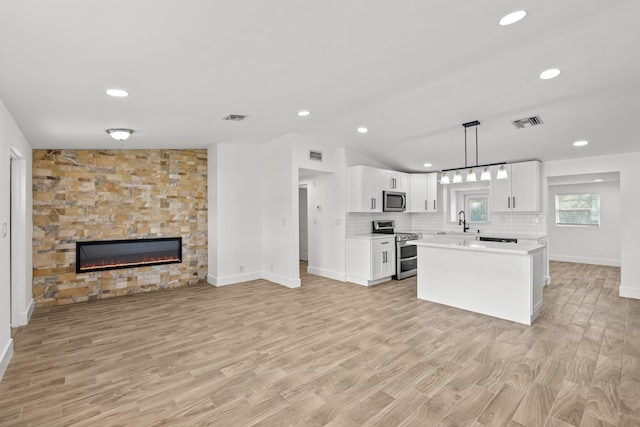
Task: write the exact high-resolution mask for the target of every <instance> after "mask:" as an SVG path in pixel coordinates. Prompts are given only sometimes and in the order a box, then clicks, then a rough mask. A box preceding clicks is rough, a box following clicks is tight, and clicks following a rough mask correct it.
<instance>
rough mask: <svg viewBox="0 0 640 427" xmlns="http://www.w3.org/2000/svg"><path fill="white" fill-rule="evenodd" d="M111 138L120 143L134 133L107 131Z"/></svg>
mask: <svg viewBox="0 0 640 427" xmlns="http://www.w3.org/2000/svg"><path fill="white" fill-rule="evenodd" d="M107 133H108V134H109V136H110V137H111V138H113V139H115V140H118V141H124V140H125V139H128V138H129V137H130V136H131V134H132V133H133V131H132V130H131V129H107Z"/></svg>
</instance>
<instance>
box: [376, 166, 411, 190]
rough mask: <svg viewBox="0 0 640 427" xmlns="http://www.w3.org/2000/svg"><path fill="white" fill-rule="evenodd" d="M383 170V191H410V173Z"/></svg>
mask: <svg viewBox="0 0 640 427" xmlns="http://www.w3.org/2000/svg"><path fill="white" fill-rule="evenodd" d="M381 172H382V191H400V192H403V193H406V192H407V191H409V174H408V173H404V172H396V171H390V170H381Z"/></svg>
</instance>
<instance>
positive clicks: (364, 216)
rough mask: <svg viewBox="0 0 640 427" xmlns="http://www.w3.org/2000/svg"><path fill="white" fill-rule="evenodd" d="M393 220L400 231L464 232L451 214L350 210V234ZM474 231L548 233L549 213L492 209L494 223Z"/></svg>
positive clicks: (536, 234)
mask: <svg viewBox="0 0 640 427" xmlns="http://www.w3.org/2000/svg"><path fill="white" fill-rule="evenodd" d="M380 219H392V220H394V221H395V226H396V229H397V230H398V231H406V230H416V231H419V230H445V231H462V226H460V225H458V223H457V222H450V221H447V219H448V214H447V213H406V212H405V213H400V212H389V213H348V214H347V235H349V234H366V233H371V222H372V221H373V220H380ZM470 228H471V231H473V232H474V233H475V232H476V230H480V232H481V233H485V234H490V233H495V234H499V235H518V236H544V235H546V234H547V215H546V213H544V212H514V213H508V212H492V213H491V223H490V224H475V225H474V224H471V227H470Z"/></svg>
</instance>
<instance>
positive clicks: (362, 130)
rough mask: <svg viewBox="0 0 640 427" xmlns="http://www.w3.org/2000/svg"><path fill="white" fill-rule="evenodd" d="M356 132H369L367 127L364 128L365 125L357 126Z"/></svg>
mask: <svg viewBox="0 0 640 427" xmlns="http://www.w3.org/2000/svg"><path fill="white" fill-rule="evenodd" d="M358 132H359V133H367V132H369V129H367V128H365V127H359V128H358Z"/></svg>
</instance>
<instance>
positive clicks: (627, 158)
mask: <svg viewBox="0 0 640 427" xmlns="http://www.w3.org/2000/svg"><path fill="white" fill-rule="evenodd" d="M638 164H640V153H626V154H617V155H611V156H599V157H586V158H580V159H571V160H557V161H552V162H545V163H543V165H542V170H543V177H544V178H548V177H556V176H567V175H581V174H588V173H607V172H620V210H621V212H620V228H621V230H624V232H623V233H622V234H621V237H620V265H621V267H622V268H621V274H622V277H621V285H620V296H622V297H628V298H637V299H640V263H639V262H638V260H639V259H640V245H638V236H640V221H638V220H637V217H638V212H640V197H638V194H639V193H638V180H637V178H636V172H637V168H638ZM544 182H545V185H543V192H544V194H543V197H542V200H543V202H544V204H545V205H548V199H549V197H548V186H547V185H546V179H545V181H544ZM545 209H546V206H545Z"/></svg>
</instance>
